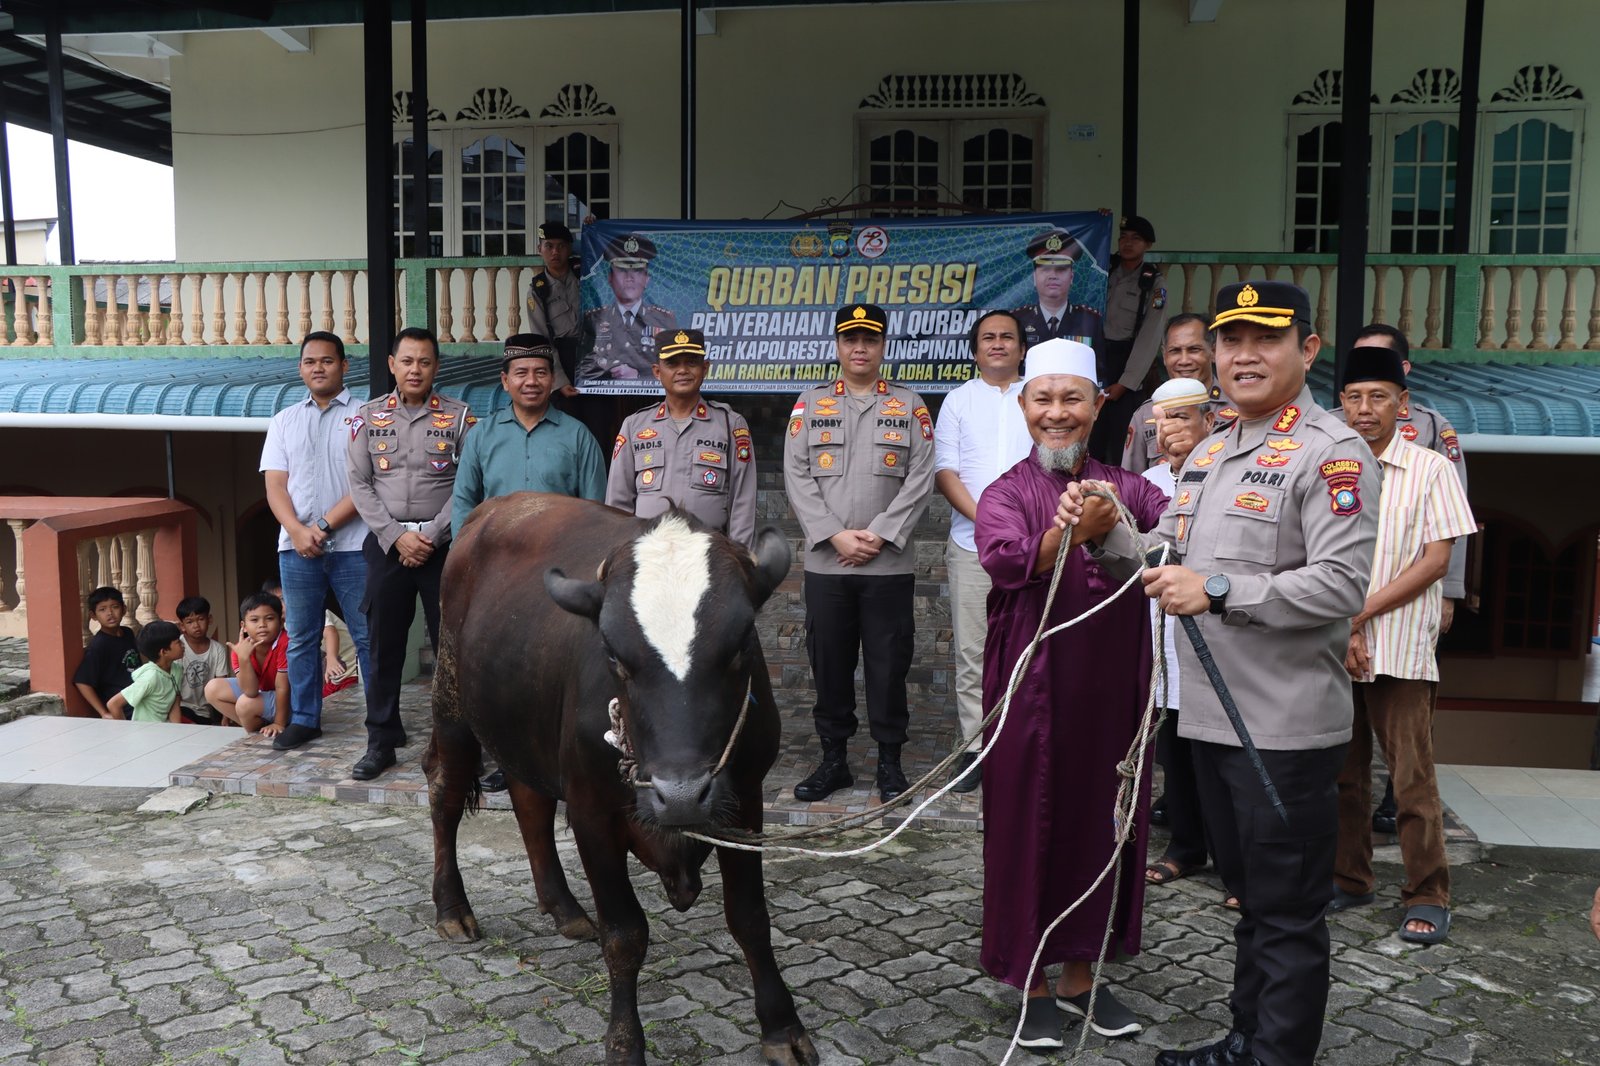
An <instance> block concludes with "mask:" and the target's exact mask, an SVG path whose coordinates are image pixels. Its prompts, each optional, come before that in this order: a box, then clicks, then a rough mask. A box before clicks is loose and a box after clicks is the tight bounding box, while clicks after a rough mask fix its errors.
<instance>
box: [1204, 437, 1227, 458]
mask: <svg viewBox="0 0 1600 1066" xmlns="http://www.w3.org/2000/svg"><path fill="white" fill-rule="evenodd" d="M1227 446H1228V442H1227V441H1225V440H1219V441H1213V442H1212V443H1211V447H1209V448H1207V449H1206V454H1207V455H1216V454H1217V453H1218V452H1220V451H1221V450H1222V449H1224V448H1226V447H1227Z"/></svg>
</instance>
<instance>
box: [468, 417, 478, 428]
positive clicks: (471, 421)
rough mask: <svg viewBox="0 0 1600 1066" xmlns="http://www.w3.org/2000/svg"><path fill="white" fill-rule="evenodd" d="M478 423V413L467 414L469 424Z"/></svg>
mask: <svg viewBox="0 0 1600 1066" xmlns="http://www.w3.org/2000/svg"><path fill="white" fill-rule="evenodd" d="M477 424H478V416H477V415H468V416H467V425H469V426H475V425H477Z"/></svg>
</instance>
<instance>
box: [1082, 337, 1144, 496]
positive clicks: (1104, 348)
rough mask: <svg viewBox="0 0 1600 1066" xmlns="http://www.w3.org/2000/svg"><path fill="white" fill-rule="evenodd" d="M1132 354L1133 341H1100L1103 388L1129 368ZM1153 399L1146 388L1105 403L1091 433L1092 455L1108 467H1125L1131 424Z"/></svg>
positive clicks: (1111, 383) (1132, 390) (1108, 339)
mask: <svg viewBox="0 0 1600 1066" xmlns="http://www.w3.org/2000/svg"><path fill="white" fill-rule="evenodd" d="M1132 352H1133V338H1132V337H1130V338H1128V339H1127V340H1125V341H1114V340H1112V339H1111V338H1110V337H1106V338H1103V339H1102V340H1101V341H1100V351H1099V358H1098V359H1096V363H1097V364H1098V370H1099V373H1100V384H1101V387H1102V388H1107V389H1109V388H1110V387H1111V386H1112V385H1114V384H1116V381H1117V379H1118V378H1120V377H1122V372H1123V371H1124V370H1126V369H1127V368H1128V356H1129V355H1130V354H1131V353H1132ZM1149 398H1150V393H1149V392H1147V391H1145V389H1144V388H1142V387H1141V388H1137V389H1130V390H1129V391H1128V392H1126V393H1124V394H1123V396H1122V399H1120V400H1111V399H1108V400H1106V402H1105V406H1103V407H1101V408H1100V413H1099V414H1098V415H1096V416H1095V419H1094V429H1092V430H1090V431H1089V454H1090V455H1092V456H1094V457H1095V458H1096V459H1098V460H1100V461H1101V462H1102V463H1105V464H1106V465H1107V466H1121V465H1122V450H1123V446H1124V445H1125V444H1127V442H1128V423H1129V422H1131V421H1133V415H1134V412H1136V411H1138V410H1139V408H1140V406H1141V405H1142V404H1143V403H1144V402H1145V401H1146V400H1148V399H1149Z"/></svg>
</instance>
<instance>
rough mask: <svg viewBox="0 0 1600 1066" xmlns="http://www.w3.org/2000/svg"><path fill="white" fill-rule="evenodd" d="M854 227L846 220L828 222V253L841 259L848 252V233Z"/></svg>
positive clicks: (852, 230) (853, 229)
mask: <svg viewBox="0 0 1600 1066" xmlns="http://www.w3.org/2000/svg"><path fill="white" fill-rule="evenodd" d="M854 231H855V227H854V226H852V225H851V224H850V223H848V222H830V223H828V254H829V255H831V256H833V257H834V258H835V259H843V258H844V257H845V256H847V255H849V254H850V234H851V233H852V232H854Z"/></svg>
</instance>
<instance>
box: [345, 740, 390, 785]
mask: <svg viewBox="0 0 1600 1066" xmlns="http://www.w3.org/2000/svg"><path fill="white" fill-rule="evenodd" d="M393 765H394V749H393V748H368V749H367V753H366V754H365V755H363V756H361V759H360V761H358V762H357V763H356V764H355V766H354V767H353V768H351V770H350V776H351V777H353V778H355V779H356V780H357V781H371V780H372V779H373V778H374V777H377V776H378V775H379V774H381V773H383V772H384V771H385V770H387V769H388V768H389V767H391V766H393Z"/></svg>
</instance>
